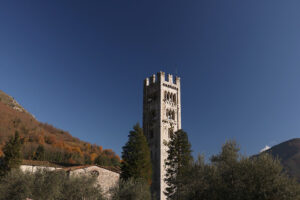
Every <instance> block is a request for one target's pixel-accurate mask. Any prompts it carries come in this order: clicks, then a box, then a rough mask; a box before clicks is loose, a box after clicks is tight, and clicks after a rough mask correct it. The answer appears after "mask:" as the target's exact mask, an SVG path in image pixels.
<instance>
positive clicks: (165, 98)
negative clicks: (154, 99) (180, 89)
mask: <svg viewBox="0 0 300 200" xmlns="http://www.w3.org/2000/svg"><path fill="white" fill-rule="evenodd" d="M164 99H165V100H167V91H165V98H164Z"/></svg>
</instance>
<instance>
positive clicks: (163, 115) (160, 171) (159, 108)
mask: <svg viewBox="0 0 300 200" xmlns="http://www.w3.org/2000/svg"><path fill="white" fill-rule="evenodd" d="M143 129H144V134H145V136H146V138H147V140H148V144H149V146H150V151H151V160H152V165H153V179H152V182H153V185H152V186H153V187H152V191H153V193H155V196H156V197H157V199H158V200H165V199H166V196H165V195H164V191H165V188H166V186H167V185H166V183H165V181H164V178H165V174H166V167H165V159H166V158H167V156H168V155H167V147H166V145H165V142H168V141H169V140H170V135H171V134H173V133H174V132H175V131H177V130H179V129H181V98H180V78H179V77H176V78H175V82H174V80H173V76H172V75H170V74H168V77H167V79H166V77H165V73H164V72H159V73H157V76H155V74H153V75H152V76H151V77H150V78H146V79H145V81H144V98H143Z"/></svg>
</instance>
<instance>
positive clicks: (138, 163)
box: [121, 124, 152, 184]
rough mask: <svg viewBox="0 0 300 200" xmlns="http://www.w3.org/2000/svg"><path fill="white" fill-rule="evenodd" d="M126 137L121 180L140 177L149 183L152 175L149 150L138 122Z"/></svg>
mask: <svg viewBox="0 0 300 200" xmlns="http://www.w3.org/2000/svg"><path fill="white" fill-rule="evenodd" d="M128 137H129V139H128V142H127V143H126V144H125V146H124V147H123V152H122V159H123V162H122V163H121V178H122V179H123V180H128V179H129V178H134V179H140V178H142V179H145V180H146V181H147V182H148V183H149V184H150V183H151V176H152V163H151V158H150V150H149V146H148V143H147V140H146V137H145V135H144V134H143V130H142V128H141V127H140V125H139V124H136V125H135V126H134V127H133V130H132V131H130V133H129V136H128Z"/></svg>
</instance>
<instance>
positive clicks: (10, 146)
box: [1, 131, 22, 175]
mask: <svg viewBox="0 0 300 200" xmlns="http://www.w3.org/2000/svg"><path fill="white" fill-rule="evenodd" d="M21 148H22V141H21V139H20V136H19V133H18V132H17V131H16V132H15V135H14V136H12V137H10V139H9V140H8V141H7V143H6V144H5V146H4V148H3V153H4V158H3V159H2V163H1V174H2V175H3V174H5V173H7V172H8V171H10V170H11V169H12V168H18V167H19V166H20V164H21V162H22V155H21Z"/></svg>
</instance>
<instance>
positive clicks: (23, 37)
mask: <svg viewBox="0 0 300 200" xmlns="http://www.w3.org/2000/svg"><path fill="white" fill-rule="evenodd" d="M299 10H300V2H299V1H275V0H269V1H267V0H265V1H259V0H254V1H238V0H236V1H212V0H206V1H199V0H197V1H192V0H190V1H174V0H172V1H141V0H139V1H123V0H122V1H113V0H112V1H61V0H59V1H47V2H46V1H37V0H36V1H2V2H1V4H0V89H1V90H3V91H5V92H6V93H8V94H10V95H12V96H13V97H15V98H16V99H17V100H18V101H19V102H20V103H21V104H22V105H23V106H24V107H25V108H26V109H27V110H28V111H30V112H31V113H33V114H34V115H35V116H36V118H37V119H38V120H40V121H43V122H47V123H50V124H53V125H54V126H56V127H59V128H61V129H64V130H68V131H70V133H71V134H72V135H74V136H76V137H78V138H80V139H82V140H86V141H89V142H92V143H96V144H99V145H102V146H103V147H104V148H112V149H113V150H115V151H116V152H117V153H118V154H120V152H121V147H122V146H123V145H124V143H125V142H126V141H127V135H128V131H129V130H130V129H131V128H132V126H133V125H134V124H135V123H136V122H137V121H139V122H140V123H141V122H142V121H141V120H142V89H143V79H144V78H145V77H147V76H150V75H151V74H152V73H156V72H157V71H160V70H162V71H165V72H166V73H173V74H174V73H176V72H177V73H178V75H179V76H181V78H182V120H183V122H182V124H183V128H184V129H185V130H186V131H187V132H188V133H189V136H190V140H191V143H192V147H193V150H194V153H195V154H197V153H205V154H206V155H207V156H210V155H212V154H214V153H217V152H218V151H219V150H220V147H221V145H222V144H223V143H224V142H225V141H226V140H228V139H235V140H237V142H238V143H239V144H240V145H241V149H242V153H245V154H247V155H252V154H255V153H258V152H259V150H260V149H262V148H263V147H264V146H265V145H269V146H272V145H275V144H277V143H280V142H282V141H284V140H288V139H291V138H295V137H299V134H300V123H299V122H300V106H299V104H300V92H299V88H300V87H299V86H300V37H299V36H300V12H299Z"/></svg>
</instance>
